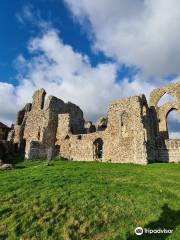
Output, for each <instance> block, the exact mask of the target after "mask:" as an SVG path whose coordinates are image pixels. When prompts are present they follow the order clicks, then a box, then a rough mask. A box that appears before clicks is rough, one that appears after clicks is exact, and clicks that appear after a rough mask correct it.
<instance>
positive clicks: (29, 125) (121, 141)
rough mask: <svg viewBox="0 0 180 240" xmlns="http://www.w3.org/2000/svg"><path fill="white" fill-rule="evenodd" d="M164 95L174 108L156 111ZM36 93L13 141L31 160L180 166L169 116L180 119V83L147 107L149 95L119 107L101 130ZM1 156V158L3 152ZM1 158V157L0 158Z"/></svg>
mask: <svg viewBox="0 0 180 240" xmlns="http://www.w3.org/2000/svg"><path fill="white" fill-rule="evenodd" d="M165 93H170V94H171V95H173V96H174V97H175V100H176V101H175V102H173V103H166V104H164V105H163V106H161V107H158V106H157V103H158V100H159V99H160V98H161V97H162V96H163V94H165ZM45 95H46V92H45V90H44V89H40V90H38V91H36V92H35V93H34V95H33V102H32V104H27V105H26V106H25V108H23V109H22V110H21V111H19V113H18V115H17V121H16V124H15V126H14V129H12V130H11V131H10V133H9V136H8V140H9V142H11V143H12V144H15V148H17V149H16V150H17V152H19V153H21V154H22V153H24V156H25V158H27V159H51V158H52V157H54V156H60V157H63V158H67V159H70V160H77V161H93V160H94V161H102V162H116V163H138V164H147V163H149V162H155V161H163V162H179V160H180V140H172V139H168V137H169V136H168V131H167V125H166V117H167V113H169V112H170V111H171V110H172V109H176V110H177V111H179V113H180V83H176V84H172V85H168V86H165V87H163V88H160V89H155V90H154V91H153V92H152V93H151V97H150V104H149V105H148V103H147V100H146V97H145V96H144V95H139V96H133V97H129V98H126V99H121V100H117V101H114V102H112V103H111V104H110V106H109V109H108V114H107V118H104V117H101V118H100V119H98V121H97V123H96V127H95V126H94V125H93V124H92V122H90V121H85V120H84V117H83V112H82V110H81V109H80V108H79V107H78V106H76V105H75V104H73V103H70V102H68V103H64V102H63V101H62V100H60V99H58V98H56V97H53V96H50V97H48V98H47V100H46V101H45ZM0 151H1V149H0ZM0 154H1V152H0ZM0 158H1V155H0Z"/></svg>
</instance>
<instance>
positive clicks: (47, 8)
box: [0, 0, 136, 84]
mask: <svg viewBox="0 0 180 240" xmlns="http://www.w3.org/2000/svg"><path fill="white" fill-rule="evenodd" d="M25 10H28V11H31V12H32V14H34V17H35V18H36V17H37V20H40V19H41V20H43V21H47V22H49V23H51V24H52V26H53V27H54V28H56V29H58V30H59V31H60V33H61V36H62V39H63V41H64V43H66V44H69V45H71V46H72V47H73V49H74V50H75V51H79V52H81V53H83V54H87V55H88V56H89V58H90V61H91V64H92V65H93V66H95V65H96V64H97V63H99V62H106V61H113V59H112V58H109V57H106V56H105V55H104V54H103V52H94V51H92V49H91V41H90V39H89V38H88V36H87V32H86V31H85V30H84V29H82V28H80V25H79V23H78V22H76V21H74V20H73V16H72V15H71V14H70V10H69V9H68V7H67V5H66V4H65V2H63V1H62V0H38V1H35V0H31V1H23V0H17V1H10V0H9V1H2V3H1V8H0V31H1V32H3V33H4V34H2V35H1V38H0V52H1V55H0V67H1V71H0V80H1V81H5V82H9V83H13V84H18V83H17V79H16V68H15V65H14V60H15V59H16V57H17V56H18V54H19V53H21V54H23V55H24V56H26V57H27V58H28V57H29V55H28V51H27V43H28V41H29V39H30V38H32V37H33V36H36V35H37V33H38V32H39V30H40V29H39V27H38V26H37V25H36V23H33V21H31V20H30V21H29V20H28V19H26V17H25V16H23V11H25ZM36 15H37V16H36ZM20 19H22V21H23V22H22V21H21V20H20ZM134 72H136V69H135V68H133V67H128V66H126V65H125V64H123V65H122V66H121V67H120V68H119V71H118V74H119V78H118V79H122V78H124V77H125V76H128V77H131V76H132V75H133V73H134Z"/></svg>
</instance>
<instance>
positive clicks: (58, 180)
mask: <svg viewBox="0 0 180 240" xmlns="http://www.w3.org/2000/svg"><path fill="white" fill-rule="evenodd" d="M137 226H141V227H145V228H149V229H156V228H162V229H164V228H166V229H172V230H173V233H172V234H169V235H168V234H161V235H160V234H156V235H155V234H151V235H147V234H146V235H144V234H143V235H141V236H136V235H135V234H134V229H135V228H136V227H137ZM0 239H1V240H2V239H13V240H14V239H38V240H39V239H43V240H45V239H53V240H54V239H60V240H68V239H73V240H77V239H78V240H83V239H93V240H99V239H102V240H107V239H108V240H113V239H116V240H121V239H122V240H123V239H124V240H125V239H128V240H133V239H153V240H155V239H159V240H165V239H168V240H170V239H171V240H179V239H180V165H177V164H151V165H148V166H138V165H132V164H127V165H125V164H110V163H107V164H105V163H95V162H94V163H84V162H66V161H52V163H51V164H50V166H48V164H45V163H39V162H35V163H33V162H26V163H19V164H17V165H16V169H15V170H10V171H6V172H0Z"/></svg>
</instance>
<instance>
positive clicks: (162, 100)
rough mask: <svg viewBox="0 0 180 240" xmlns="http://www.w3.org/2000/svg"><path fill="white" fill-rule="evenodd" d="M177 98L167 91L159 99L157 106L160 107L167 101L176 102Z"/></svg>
mask: <svg viewBox="0 0 180 240" xmlns="http://www.w3.org/2000/svg"><path fill="white" fill-rule="evenodd" d="M175 101H176V100H175V98H174V97H173V96H172V95H170V94H168V93H165V94H164V95H163V96H162V97H161V98H160V99H159V101H158V103H157V106H158V107H161V106H162V105H164V104H165V103H171V102H175Z"/></svg>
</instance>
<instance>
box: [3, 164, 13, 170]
mask: <svg viewBox="0 0 180 240" xmlns="http://www.w3.org/2000/svg"><path fill="white" fill-rule="evenodd" d="M11 169H13V165H12V164H7V163H6V164H3V165H1V166H0V170H11Z"/></svg>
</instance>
